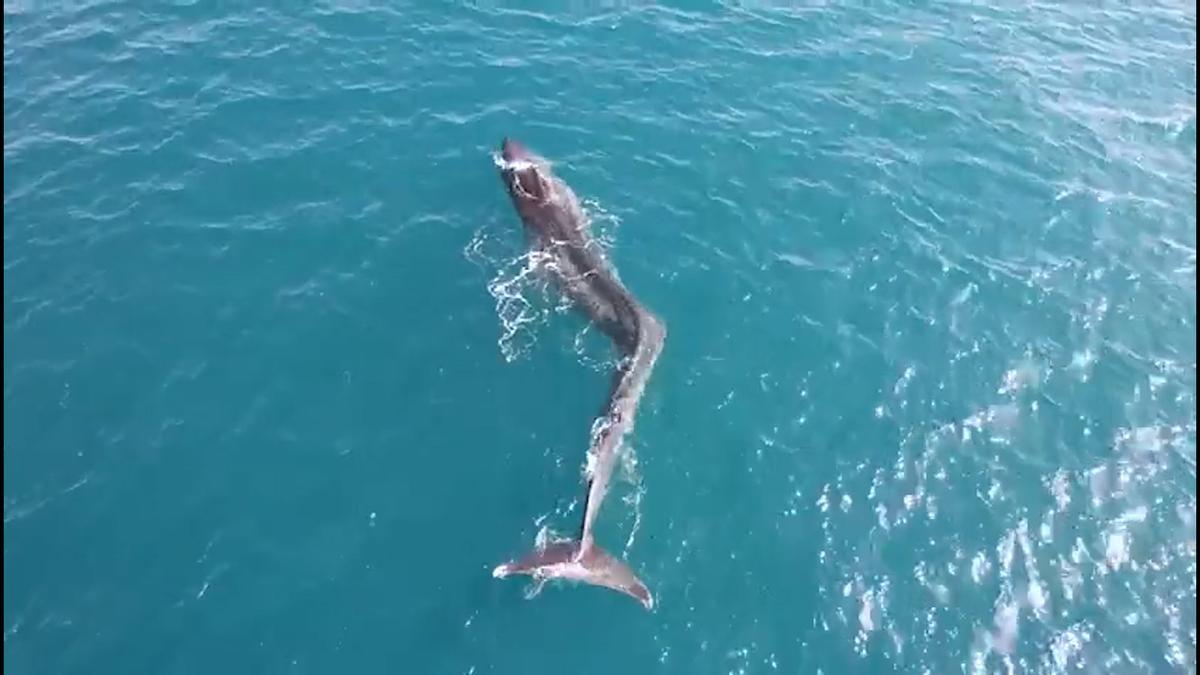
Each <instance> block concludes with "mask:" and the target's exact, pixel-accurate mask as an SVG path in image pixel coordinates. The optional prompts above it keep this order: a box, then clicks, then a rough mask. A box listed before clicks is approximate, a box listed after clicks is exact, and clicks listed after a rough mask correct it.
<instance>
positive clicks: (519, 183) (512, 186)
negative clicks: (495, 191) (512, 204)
mask: <svg viewBox="0 0 1200 675" xmlns="http://www.w3.org/2000/svg"><path fill="white" fill-rule="evenodd" d="M499 159H500V161H499V164H500V173H501V174H502V175H503V176H504V182H505V184H506V185H508V190H509V192H510V193H511V194H512V196H513V199H517V200H518V201H521V200H527V199H534V200H537V201H545V200H546V199H547V198H548V197H549V195H550V191H551V190H552V186H551V184H550V180H549V171H548V170H547V168H546V163H545V160H543V159H542V158H541V157H538V156H537V155H535V154H533V153H532V152H530V151H529V149H528V148H526V147H525V146H524V145H522V144H521V142H520V141H515V140H513V139H511V138H505V139H504V142H503V143H502V144H501V146H500V158H499Z"/></svg>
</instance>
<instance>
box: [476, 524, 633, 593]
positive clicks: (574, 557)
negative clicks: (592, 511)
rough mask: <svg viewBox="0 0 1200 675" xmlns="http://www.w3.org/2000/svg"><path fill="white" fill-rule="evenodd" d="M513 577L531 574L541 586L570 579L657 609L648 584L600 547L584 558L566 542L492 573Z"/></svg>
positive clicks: (504, 565) (501, 567) (593, 549)
mask: <svg viewBox="0 0 1200 675" xmlns="http://www.w3.org/2000/svg"><path fill="white" fill-rule="evenodd" d="M513 574H527V575H529V576H532V577H534V579H535V582H536V583H537V584H538V585H539V590H540V585H541V584H542V583H544V582H545V581H546V580H549V579H570V580H572V581H582V582H584V583H588V584H592V585H593V586H603V587H605V588H611V589H612V590H614V591H617V592H620V593H624V594H625V595H628V596H629V597H631V598H633V599H635V600H637V601H638V602H640V603H642V606H643V607H645V608H646V609H653V607H654V598H653V597H652V596H651V595H650V590H649V589H648V588H646V584H643V583H642V580H641V579H638V577H637V575H636V574H634V572H633V570H631V569H630V568H629V565H626V564H625V562H624V561H622V560H621V559H620V558H616V557H614V556H612V555H610V554H609V553H607V552H606V551H604V550H603V549H601V548H600V547H599V546H595V545H593V546H591V547H590V548H588V550H587V551H586V552H584V553H583V555H580V550H579V542H575V541H565V542H556V543H553V544H549V545H547V546H545V547H543V548H539V549H537V550H535V551H534V552H533V553H531V554H529V555H528V556H526V557H524V558H522V559H520V560H514V561H512V562H508V563H505V564H503V565H500V566H499V567H497V568H496V569H494V570H492V576H494V577H496V578H497V579H503V578H504V577H507V576H511V575H513Z"/></svg>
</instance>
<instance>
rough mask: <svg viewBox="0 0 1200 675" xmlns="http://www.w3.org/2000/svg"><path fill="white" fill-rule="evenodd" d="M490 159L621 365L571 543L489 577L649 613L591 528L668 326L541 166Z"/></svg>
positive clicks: (510, 146) (539, 248) (535, 245)
mask: <svg viewBox="0 0 1200 675" xmlns="http://www.w3.org/2000/svg"><path fill="white" fill-rule="evenodd" d="M497 159H498V161H497V164H498V165H499V167H500V176H501V178H502V180H503V181H504V185H505V188H506V189H507V191H508V194H509V197H510V198H511V200H512V203H513V206H514V207H515V209H516V211H517V214H518V216H519V217H520V220H521V222H522V224H523V229H524V231H525V235H526V239H527V241H528V244H529V247H530V249H531V250H533V251H535V252H537V253H538V254H539V255H538V259H539V260H541V261H542V262H541V265H542V268H543V269H544V270H545V271H546V272H547V273H548V274H549V275H550V277H551V278H552V279H553V280H554V281H555V283H556V285H557V286H558V287H559V288H560V289H561V290H562V292H563V293H564V294H565V295H566V296H567V297H568V298H569V299H570V301H571V304H572V306H574V307H575V308H577V309H579V310H581V311H582V312H583V313H584V314H585V315H586V316H587V318H588V319H589V320H590V321H591V323H592V324H593V325H595V326H596V327H597V328H598V329H599V330H600V331H601V332H602V333H603V334H604V335H605V336H606V337H608V338H609V339H610V340H611V341H612V343H613V345H614V347H615V348H616V350H617V353H618V355H619V360H618V365H617V367H616V370H615V372H614V373H613V378H612V384H611V387H610V389H609V392H608V398H607V399H606V401H605V404H604V407H603V409H602V410H601V413H600V415H599V416H598V417H597V418H596V419H595V420H594V422H593V424H592V426H591V433H590V438H589V441H590V442H589V446H588V450H587V463H586V468H585V471H584V474H585V476H586V479H587V486H586V490H585V493H584V509H583V523H582V526H581V528H580V532H579V536H578V538H577V539H568V540H560V541H549V542H546V541H543V542H540V543H539V544H538V545H537V546H536V547H535V548H534V550H533V551H532V552H531V553H529V554H528V555H526V556H524V557H522V558H519V559H516V560H511V561H509V562H506V563H504V564H502V565H499V566H498V567H496V568H495V569H494V570H493V572H492V574H493V576H495V577H497V578H504V577H508V576H512V575H528V576H530V577H533V578H534V579H535V580H536V581H537V583H538V586H537V588H539V589H540V587H541V584H543V583H545V582H546V581H548V580H551V579H566V580H571V581H576V582H583V583H585V584H591V585H594V586H601V587H604V588H609V589H612V590H615V591H618V592H620V593H624V594H625V595H628V596H630V597H632V598H634V599H635V600H637V601H638V602H640V603H641V604H642V606H643V607H645V608H646V609H647V610H649V609H653V607H654V596H653V595H652V594H651V592H650V590H649V588H647V586H646V584H645V583H643V582H642V580H641V579H640V578H638V575H637V574H636V573H635V572H634V571H633V570H632V569H631V568H630V566H629V565H628V563H626V562H625V561H624V560H621V559H620V558H618V557H616V556H614V555H612V554H610V553H609V552H607V551H605V550H604V549H603V548H601V547H600V545H599V544H597V543H596V539H595V532H594V529H595V524H596V518H597V516H598V515H599V513H600V506H601V504H602V503H603V502H604V497H605V495H606V494H607V493H608V489H609V485H610V482H611V480H612V474H613V470H614V469H615V468H616V466H617V462H618V459H619V453H620V450H621V443H622V440H623V439H624V438H625V436H626V435H627V434H629V432H630V431H632V430H633V423H634V416H635V413H636V412H637V407H638V402H639V401H640V400H641V398H642V393H643V391H644V390H645V387H646V383H647V381H648V380H649V378H650V374H651V372H652V371H653V370H654V365H655V363H656V362H657V360H658V357H659V355H660V354H661V353H662V349H663V343H664V341H665V339H666V335H667V330H666V325H665V324H664V323H663V321H662V319H661V318H659V317H658V316H657V315H656V314H654V313H653V312H651V311H650V310H649V309H648V308H646V306H644V305H643V304H642V303H641V302H640V301H638V299H637V298H636V297H635V296H634V295H633V293H631V292H630V291H629V289H628V288H626V286H625V285H624V284H623V283H622V282H621V281H620V279H619V278H618V276H617V272H616V270H615V268H614V267H613V266H612V264H611V263H610V262H609V261H608V259H607V258H606V256H605V255H604V250H603V248H602V247H601V246H600V244H599V242H597V241H596V239H594V238H593V237H592V234H591V230H590V227H589V220H588V218H587V216H586V214H585V213H584V211H583V209H582V207H581V206H580V204H579V199H578V198H577V197H576V196H575V193H574V192H573V191H572V190H571V188H570V187H569V186H568V185H567V184H566V182H565V181H563V180H562V179H561V178H559V177H558V176H557V175H555V174H554V172H553V171H552V170H551V167H550V163H549V162H548V161H547V160H546V159H545V158H543V157H541V156H540V155H537V154H536V153H534V152H532V151H531V150H529V149H528V148H526V147H525V146H524V145H523V144H521V143H520V142H519V141H516V140H513V139H511V138H505V139H504V140H503V142H502V144H501V147H500V153H499V157H498V158H497Z"/></svg>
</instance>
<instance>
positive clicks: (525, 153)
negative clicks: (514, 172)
mask: <svg viewBox="0 0 1200 675" xmlns="http://www.w3.org/2000/svg"><path fill="white" fill-rule="evenodd" d="M500 156H501V157H503V158H504V161H505V162H508V163H509V164H520V163H525V162H529V163H532V162H533V161H534V159H535V157H534V155H533V153H531V152H529V150H528V149H527V148H526V147H525V146H524V145H521V142H520V141H514V140H513V139H511V138H508V137H505V139H504V143H502V144H501V145H500Z"/></svg>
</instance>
